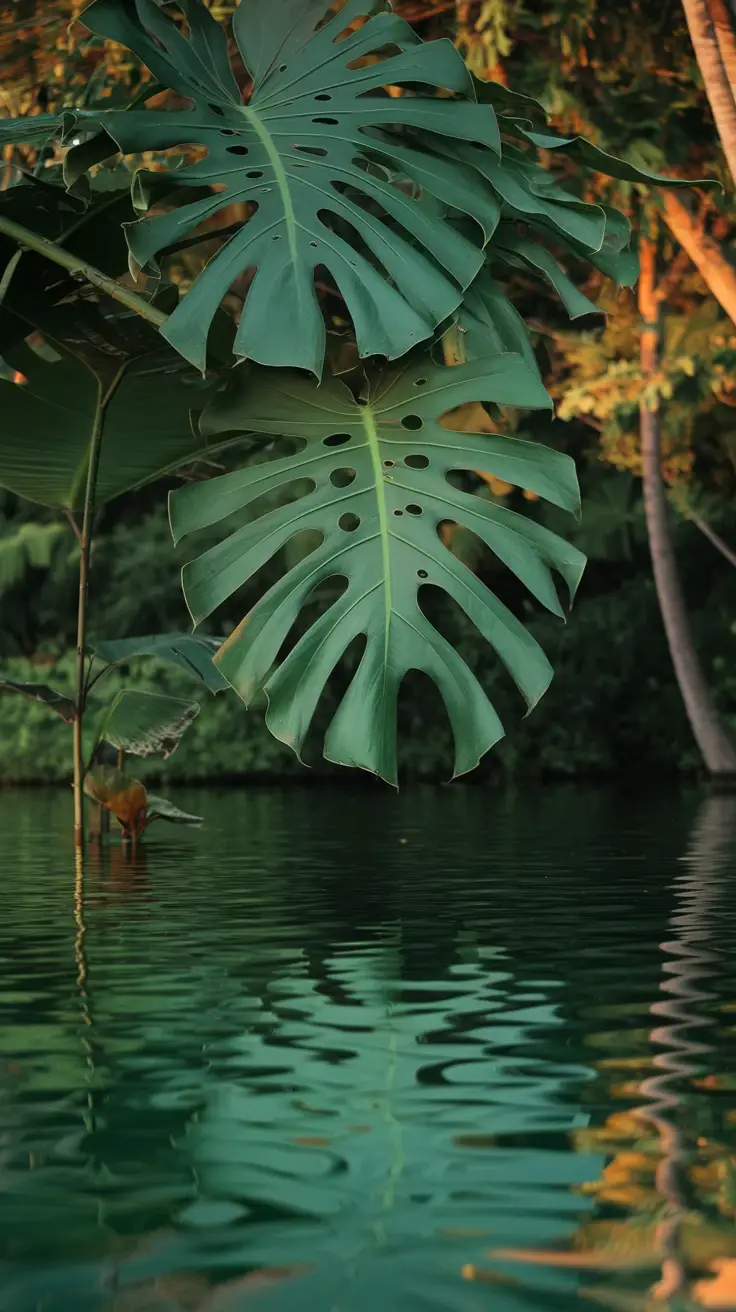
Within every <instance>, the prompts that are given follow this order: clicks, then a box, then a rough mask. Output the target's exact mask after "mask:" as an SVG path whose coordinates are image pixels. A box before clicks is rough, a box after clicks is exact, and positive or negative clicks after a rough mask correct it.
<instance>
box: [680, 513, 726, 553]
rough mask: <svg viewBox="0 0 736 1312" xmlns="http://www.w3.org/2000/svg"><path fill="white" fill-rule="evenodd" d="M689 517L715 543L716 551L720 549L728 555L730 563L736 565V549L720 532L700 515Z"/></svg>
mask: <svg viewBox="0 0 736 1312" xmlns="http://www.w3.org/2000/svg"><path fill="white" fill-rule="evenodd" d="M688 519H689V520H690V521H691V522H692V523H693V524H694V525H695V527H696V528H699V529H700V532H701V533H702V534H703V535H704V536H705V537H706V538H707V539H708V541H709V542H712V543H713V546H714V547H715V549H716V551H720V553H721V555H722V556H725V557H726V560H727V561H728V562H729V564H730V565H736V551H732V550H731V548H730V547H729V545H728V543H727V542H724V541H723V538H722V537H721V535H720V533H716V531H715V529H714V528H711V526H710V524H707V523H706V521H705V520H704V519H701V518H700V516H699V515H688Z"/></svg>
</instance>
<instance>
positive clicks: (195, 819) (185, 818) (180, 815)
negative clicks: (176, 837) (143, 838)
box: [148, 793, 202, 825]
mask: <svg viewBox="0 0 736 1312" xmlns="http://www.w3.org/2000/svg"><path fill="white" fill-rule="evenodd" d="M152 820H168V821H169V822H170V823H171V824H172V825H201V823H202V817H201V815H190V814H189V812H188V811H181V810H180V809H179V807H178V806H174V803H173V802H169V801H167V799H166V798H165V797H157V796H155V795H154V794H153V793H149V794H148V823H149V824H150V823H151V821H152Z"/></svg>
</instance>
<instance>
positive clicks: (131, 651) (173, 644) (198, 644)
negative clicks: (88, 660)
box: [94, 633, 230, 693]
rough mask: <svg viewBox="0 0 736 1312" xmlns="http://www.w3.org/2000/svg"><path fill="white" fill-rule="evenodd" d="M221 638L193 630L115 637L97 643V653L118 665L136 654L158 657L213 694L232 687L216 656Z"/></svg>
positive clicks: (112, 663)
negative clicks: (216, 662)
mask: <svg viewBox="0 0 736 1312" xmlns="http://www.w3.org/2000/svg"><path fill="white" fill-rule="evenodd" d="M220 645H221V644H220V639H219V638H207V637H200V636H199V635H197V634H192V633H155V634H150V635H148V636H147V637H142V638H116V639H113V640H111V641H109V642H98V643H97V644H96V646H95V648H94V651H95V655H96V656H98V657H99V659H100V660H101V661H105V663H106V664H107V665H119V664H121V663H122V662H123V661H130V660H133V659H134V658H135V657H137V656H155V657H156V658H157V659H158V660H161V661H168V662H169V664H171V665H177V666H178V667H179V669H181V670H184V671H185V672H186V673H187V674H191V675H192V676H193V677H194V678H195V679H198V680H199V682H200V683H203V684H204V686H205V687H206V688H207V689H208V690H209V691H210V692H213V693H216V692H222V691H223V690H224V689H225V688H229V686H230V685H229V684H228V682H227V679H224V678H223V676H222V675H221V674H220V672H219V670H218V669H217V666H216V665H214V664H213V659H214V657H215V656H216V654H217V651H218V649H219V647H220Z"/></svg>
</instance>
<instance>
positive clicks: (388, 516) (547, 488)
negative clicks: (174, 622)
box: [171, 354, 583, 781]
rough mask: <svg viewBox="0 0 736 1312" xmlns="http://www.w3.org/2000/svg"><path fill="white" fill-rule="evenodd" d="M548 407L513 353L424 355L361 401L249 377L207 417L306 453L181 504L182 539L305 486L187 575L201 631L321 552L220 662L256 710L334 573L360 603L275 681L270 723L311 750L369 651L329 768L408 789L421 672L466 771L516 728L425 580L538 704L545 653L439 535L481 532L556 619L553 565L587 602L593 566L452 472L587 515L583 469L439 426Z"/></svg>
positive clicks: (334, 614)
mask: <svg viewBox="0 0 736 1312" xmlns="http://www.w3.org/2000/svg"><path fill="white" fill-rule="evenodd" d="M481 400H482V401H490V402H497V403H499V404H502V405H504V404H506V405H517V406H525V407H529V408H534V407H544V406H547V405H549V398H548V396H547V393H546V392H545V390H544V388H543V386H542V384H541V383H540V382H539V379H538V377H537V375H536V373H535V372H534V371H533V370H532V369H531V368H530V367H529V366H528V365H527V364H526V363H525V362H524V361H523V360H522V358H521V357H520V356H518V355H515V354H507V355H499V356H496V357H495V358H491V359H485V360H482V361H478V362H474V363H469V364H466V365H463V366H461V367H459V368H443V367H439V366H436V365H434V364H432V362H431V361H430V360H429V359H428V358H426V357H425V358H422V359H420V360H419V361H417V360H416V359H414V360H413V361H411V362H407V363H405V364H404V365H403V366H401V367H398V368H396V369H394V370H393V371H389V372H388V373H383V374H382V375H379V376H378V377H377V378H376V379H374V380H373V381H372V382H371V383H370V384H369V386H368V388H367V391H366V395H365V397H364V398H363V399H362V403H361V401H359V400H356V399H355V398H354V396H353V394H352V393H351V392H350V391H349V390H348V388H347V387H346V386H345V385H344V383H342V382H341V381H339V380H337V379H333V380H331V381H330V382H328V383H325V384H324V385H323V386H321V387H317V385H316V384H315V383H314V382H312V381H309V380H308V379H305V378H304V376H301V375H296V374H292V375H288V374H286V375H285V374H282V375H280V376H274V375H273V374H271V373H270V372H269V371H263V370H252V371H249V370H248V369H246V368H241V369H239V370H236V371H235V375H234V378H233V380H232V382H231V384H230V385H229V387H228V388H227V389H226V390H225V391H224V392H222V393H221V394H220V395H218V396H217V397H216V398H215V399H214V400H213V402H212V403H211V404H210V405H209V406H208V408H207V410H206V411H205V412H204V414H203V416H202V429H203V432H204V433H205V434H206V435H207V436H212V437H217V436H218V435H221V434H223V433H226V432H230V431H232V430H233V429H236V430H237V429H238V428H244V429H249V430H252V431H254V432H261V433H278V434H282V435H283V436H285V437H291V438H296V439H299V440H300V443H301V445H300V449H299V450H298V451H297V452H296V453H295V454H293V455H290V456H286V457H284V458H279V459H275V460H273V461H270V462H266V463H264V464H259V465H257V466H251V467H249V468H246V469H243V470H241V471H239V472H237V473H234V474H228V475H224V476H223V477H221V478H216V479H213V480H212V481H211V482H207V483H200V484H197V485H191V486H188V487H185V488H182V489H180V490H177V491H175V492H174V493H173V494H172V497H171V523H172V530H173V533H174V537H175V538H177V539H179V538H182V537H183V536H184V535H186V534H188V533H191V532H193V531H195V530H197V529H200V528H204V527H205V526H207V525H211V524H214V523H217V522H218V521H220V520H222V519H224V518H225V517H226V516H228V515H230V514H231V513H232V512H234V511H238V510H241V509H242V508H243V507H246V506H248V505H250V504H251V503H252V502H254V501H256V500H257V499H258V498H260V497H262V496H264V495H265V494H268V493H273V492H274V491H276V490H278V489H282V488H284V487H285V486H287V485H289V484H293V483H295V482H296V481H297V480H308V484H307V486H310V485H311V491H308V492H307V493H306V494H305V495H304V496H303V497H302V498H301V500H299V501H298V502H297V503H296V504H293V503H292V504H287V505H284V506H282V507H280V508H278V509H274V510H272V511H270V512H268V513H266V514H265V515H263V516H262V517H260V518H258V519H256V520H254V521H253V522H252V523H250V524H248V525H246V526H245V527H244V528H241V529H239V530H238V531H237V532H235V533H234V534H233V535H232V537H230V538H227V539H226V540H225V541H224V542H222V543H221V544H220V545H218V546H215V547H214V548H212V549H211V550H209V551H208V552H206V553H205V554H204V555H203V556H201V557H200V558H199V559H198V560H196V561H194V562H192V563H191V564H189V565H187V566H185V568H184V571H183V583H184V591H185V595H186V598H187V602H188V605H189V608H190V611H191V613H192V616H193V618H194V621H195V623H199V622H200V621H201V620H203V619H204V618H205V617H206V616H207V615H209V614H211V612H212V611H214V610H215V609H216V608H217V606H219V605H220V603H221V602H223V601H225V600H226V598H228V597H229V596H231V594H232V593H234V592H235V591H236V590H237V589H238V588H240V587H241V586H242V585H243V584H244V583H245V582H246V581H247V580H248V579H249V578H250V577H251V576H252V575H253V574H254V573H255V572H256V571H257V570H258V569H260V567H261V566H262V565H264V564H265V563H266V562H267V561H268V560H269V559H270V558H271V557H272V556H273V555H274V553H275V552H276V551H278V550H279V548H281V547H282V546H284V544H285V543H287V542H288V541H289V539H290V538H291V537H292V536H293V535H294V534H295V533H296V532H298V531H300V530H302V529H312V530H317V531H318V532H319V533H320V534H321V535H322V543H321V545H320V546H319V547H318V548H317V549H316V550H315V551H313V552H312V554H311V555H309V556H307V557H306V558H305V559H303V560H302V561H301V563H300V564H298V565H297V566H295V568H293V569H292V570H291V571H289V572H288V573H287V574H286V575H285V576H284V577H283V578H282V579H281V580H280V581H279V582H278V583H277V584H276V585H275V586H274V587H272V588H271V589H270V590H269V591H268V592H267V593H266V594H265V596H264V597H262V599H261V600H260V601H259V602H258V604H257V605H256V606H255V607H254V609H253V610H252V611H251V612H250V614H249V615H248V617H247V624H244V625H241V626H240V627H239V628H238V629H236V630H235V632H234V633H233V634H232V635H231V637H230V638H229V639H228V640H227V641H226V642H225V643H224V645H223V646H222V648H221V649H220V651H219V653H218V655H217V658H216V660H217V665H218V667H219V669H220V670H221V672H222V673H223V674H224V675H225V677H226V678H227V679H228V680H229V682H230V683H231V684H232V685H233V687H235V688H236V689H237V691H238V692H239V694H240V695H241V697H242V698H243V699H244V700H245V701H246V702H248V701H250V699H251V698H252V697H253V696H254V695H255V694H256V693H257V692H258V691H259V690H260V689H261V687H262V686H263V684H264V680H265V679H266V678H267V676H268V674H269V671H270V670H271V668H272V666H273V665H274V662H275V661H276V660H277V658H278V655H279V652H280V650H281V648H282V645H283V643H284V640H285V639H286V637H287V635H288V634H289V631H290V629H291V627H292V625H293V624H294V621H295V620H296V618H297V616H298V614H299V610H300V608H301V607H302V606H303V605H304V604H305V602H307V600H308V599H309V598H310V595H311V594H312V592H313V591H314V589H315V587H316V586H317V585H318V584H319V583H320V582H321V581H322V580H325V579H328V578H334V577H337V578H341V579H344V580H346V582H347V586H346V588H345V591H344V592H343V593H342V595H341V596H340V597H339V599H338V600H336V601H335V602H334V604H332V605H331V606H330V607H329V609H328V610H327V611H325V613H324V614H322V615H321V616H320V617H319V619H317V620H316V621H315V623H314V624H313V625H312V626H311V628H309V629H308V631H307V632H306V633H305V634H304V636H303V637H302V638H301V639H300V640H299V641H298V642H297V643H296V645H295V646H294V647H293V649H292V650H291V652H290V653H289V655H288V656H287V657H286V658H285V659H284V660H283V661H282V662H281V664H280V665H278V667H277V669H276V671H275V673H273V674H272V675H271V677H270V678H268V682H267V683H266V685H265V686H266V692H267V694H268V698H269V703H270V705H269V710H268V717H267V720H268V725H269V728H270V729H271V731H272V733H274V735H275V736H276V737H277V738H279V739H281V740H282V741H283V742H286V743H288V744H290V745H291V746H292V747H293V748H294V749H295V750H296V751H297V752H298V751H299V749H300V747H301V745H302V742H303V740H304V737H305V734H306V732H307V729H308V727H309V724H310V721H311V719H312V715H313V712H314V709H315V706H316V703H317V700H318V698H319V696H320V693H321V692H322V689H323V687H324V685H325V683H326V681H327V679H328V678H329V676H330V674H331V672H332V670H333V668H334V667H335V665H336V664H337V662H338V660H339V659H340V657H341V656H342V655H343V653H344V651H345V650H346V648H347V647H348V646H349V644H350V643H351V642H352V640H353V639H354V638H356V637H358V636H359V635H364V636H365V639H366V645H365V651H364V654H363V657H362V660H361V662H360V665H359V668H358V670H357V673H356V674H355V676H354V678H353V681H352V683H351V685H350V687H349V689H348V692H347V694H346V696H345V698H344V699H343V701H342V703H341V705H340V707H339V709H338V711H337V714H336V716H335V718H334V720H333V722H332V725H331V726H330V729H329V731H328V734H327V739H326V744H325V754H326V756H327V757H328V759H330V760H333V761H336V762H338V763H341V764H348V765H358V766H362V767H364V768H366V769H368V770H371V771H374V772H375V773H376V774H379V775H381V776H383V777H384V778H386V779H388V780H391V781H395V778H396V703H397V697H398V692H399V685H400V683H401V680H402V678H403V676H404V675H405V674H406V672H407V671H408V670H410V669H418V670H423V671H424V672H425V673H426V674H428V675H429V676H430V678H432V679H433V680H434V681H435V683H436V684H437V686H438V687H439V689H440V692H441V694H442V696H443V698H444V700H445V703H446V706H447V709H448V712H449V715H450V720H451V723H452V726H453V730H454V733H455V746H456V752H455V772H456V774H462V773H463V772H465V771H467V770H471V769H472V768H473V767H474V766H475V765H476V764H477V762H478V760H479V758H480V757H481V756H482V754H483V753H484V752H485V751H487V750H488V748H489V747H491V746H492V744H493V743H494V742H495V741H496V740H497V739H498V738H499V737H501V736H502V734H503V728H502V726H501V723H500V721H499V719H498V717H497V715H496V713H495V711H494V710H493V708H492V706H491V705H490V702H489V701H488V699H487V697H486V696H485V694H484V692H483V690H482V688H481V687H480V685H479V683H478V682H477V680H476V679H475V677H474V675H473V674H472V673H471V671H470V670H469V669H468V667H467V666H466V665H465V663H464V661H463V660H462V659H461V657H460V656H459V655H458V653H457V652H456V651H455V649H454V648H453V647H452V646H451V645H450V643H449V642H447V641H446V640H445V638H444V637H442V636H441V635H440V634H439V632H438V631H437V630H436V628H435V627H434V626H433V625H432V624H431V623H430V622H429V620H428V619H427V618H426V616H425V615H424V613H423V611H422V609H421V608H420V605H419V594H420V589H421V587H422V585H423V584H424V583H430V584H434V585H435V586H437V587H439V588H441V589H444V590H445V591H446V592H447V593H449V594H450V596H451V597H453V598H454V599H455V600H456V601H457V602H458V603H459V604H460V606H462V608H463V609H464V610H465V611H466V613H467V614H468V616H469V617H470V619H471V620H472V621H473V623H474V624H475V625H476V626H477V628H478V629H479V630H480V631H481V633H482V634H483V635H484V636H485V637H486V638H487V640H488V641H489V642H490V643H491V645H492V646H493V647H494V649H495V650H496V652H497V653H498V655H499V657H500V658H501V660H502V661H503V663H504V664H505V665H506V666H507V668H508V669H509V671H510V672H511V674H512V676H513V678H514V680H515V681H516V683H517V685H518V687H519V689H520V690H521V692H522V693H523V695H524V697H525V698H526V701H527V703H528V704H529V706H530V707H531V706H533V705H534V704H535V703H536V702H537V701H538V699H539V698H540V697H541V696H542V694H543V692H544V691H545V689H546V688H547V686H548V684H549V682H550V678H551V674H552V671H551V669H550V666H549V663H548V661H547V658H546V657H545V655H544V653H543V652H542V651H541V649H540V647H539V646H538V645H537V643H536V642H535V641H534V639H533V638H532V637H531V636H530V635H529V633H528V632H527V631H526V629H525V628H524V627H523V625H522V624H521V623H520V622H519V621H518V620H517V619H516V618H515V617H514V616H513V615H512V614H511V613H510V611H508V610H507V609H506V607H505V606H503V605H502V604H501V602H500V601H499V600H498V599H497V598H496V597H494V596H493V594H492V593H491V592H490V591H489V590H488V589H487V588H486V587H484V585H483V584H482V583H481V582H480V581H479V580H478V579H477V578H476V577H475V575H473V574H472V573H471V572H470V571H469V570H468V569H467V568H466V567H465V566H464V565H462V564H461V563H460V562H459V561H458V560H457V559H455V557H453V555H452V554H451V553H450V552H449V551H448V550H447V549H446V547H444V546H443V544H442V542H441V540H440V538H439V536H438V526H439V524H440V523H441V522H442V521H444V520H448V519H451V520H457V521H459V522H460V523H461V524H463V525H464V526H465V527H466V528H468V529H471V530H472V531H473V532H474V533H476V534H477V535H478V537H480V538H481V539H482V540H483V541H484V542H485V543H487V545H488V546H489V547H490V548H491V550H492V551H493V552H495V554H496V556H497V557H498V558H499V560H501V561H503V562H504V564H506V565H507V566H508V567H509V568H510V569H511V570H513V571H514V573H515V574H516V575H517V576H518V577H519V578H520V579H521V580H522V582H523V583H524V584H525V585H526V587H527V588H528V589H529V591H530V592H531V593H532V594H533V595H534V596H535V597H536V598H537V599H538V600H539V601H540V602H541V603H542V605H544V606H546V607H547V608H548V609H550V610H551V611H553V612H554V613H555V614H562V608H561V606H560V602H559V599H558V596H557V592H556V589H555V586H554V582H553V577H552V574H551V568H555V569H557V570H558V571H559V572H560V573H561V575H562V577H563V578H564V580H565V582H566V584H567V586H568V588H569V590H570V593H571V594H572V593H574V591H575V588H576V585H577V583H578V580H579V578H580V575H581V572H582V567H583V557H582V556H581V554H580V553H579V552H578V551H576V550H575V549H574V548H571V547H568V546H567V545H566V544H565V543H564V542H563V541H562V540H561V539H560V538H558V537H556V536H554V534H552V533H550V532H549V531H547V530H546V529H544V528H542V527H540V526H539V525H538V524H536V523H534V522H533V521H530V520H527V519H525V518H524V517H523V516H521V515H518V514H515V513H514V512H512V511H510V510H508V509H506V508H505V507H502V506H497V505H495V504H493V503H491V502H489V501H485V500H482V499H481V498H480V497H476V496H474V495H472V494H470V493H468V492H464V491H460V490H458V489H457V488H456V487H454V486H453V485H452V484H451V483H450V482H449V481H448V477H447V476H448V474H449V473H450V472H451V471H453V470H479V471H483V472H485V473H489V474H494V475H495V476H496V477H497V478H501V479H506V480H507V481H508V482H510V483H514V484H517V485H519V486H521V487H524V488H528V489H530V490H531V491H533V492H536V493H537V494H538V495H539V496H541V497H545V498H547V499H548V500H549V501H551V502H553V503H554V504H555V505H557V506H560V507H563V508H564V509H566V510H570V511H575V510H576V509H577V506H578V488H577V480H576V476H575V470H574V466H573V463H572V461H571V460H570V459H569V458H568V457H567V456H564V455H561V454H560V453H558V452H555V451H550V450H547V449H546V448H545V447H543V446H540V445H537V444H535V443H528V442H522V441H519V440H517V439H515V438H509V437H503V436H486V435H481V434H478V433H467V432H464V433H462V434H460V433H457V432H452V431H448V429H446V428H444V427H442V426H441V425H440V423H439V420H440V419H441V417H442V416H443V415H444V414H445V413H446V412H447V411H449V410H452V409H453V408H455V407H456V406H458V405H460V404H462V403H463V402H467V401H481Z"/></svg>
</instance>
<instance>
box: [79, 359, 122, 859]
mask: <svg viewBox="0 0 736 1312" xmlns="http://www.w3.org/2000/svg"><path fill="white" fill-rule="evenodd" d="M124 369H125V365H123V366H122V368H120V369H119V370H118V372H117V374H116V375H115V377H114V378H113V380H112V382H111V383H110V384H109V386H108V387H107V389H106V390H104V388H103V383H102V382H101V381H99V380H98V394H97V407H96V410H95V418H94V425H93V428H92V435H91V437H90V444H89V463H88V465H87V485H86V488H85V493H84V517H83V520H82V530H81V539H80V550H81V559H80V562H79V601H78V605H77V695H76V714H75V716H74V843H75V846H76V847H78V848H80V847H82V846H83V843H84V793H83V784H84V759H83V743H82V734H83V728H84V709H85V702H86V682H87V671H86V670H85V659H86V650H85V645H86V636H87V595H88V591H89V558H90V551H91V549H92V527H93V523H94V514H95V493H96V490H97V474H98V471H99V468H100V454H101V452H102V430H103V427H104V422H105V410H106V408H107V405H108V404H109V402H110V399H111V397H112V395H113V393H114V391H115V389H116V387H117V385H118V383H119V382H120V379H121V378H122V376H123V372H124Z"/></svg>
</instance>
